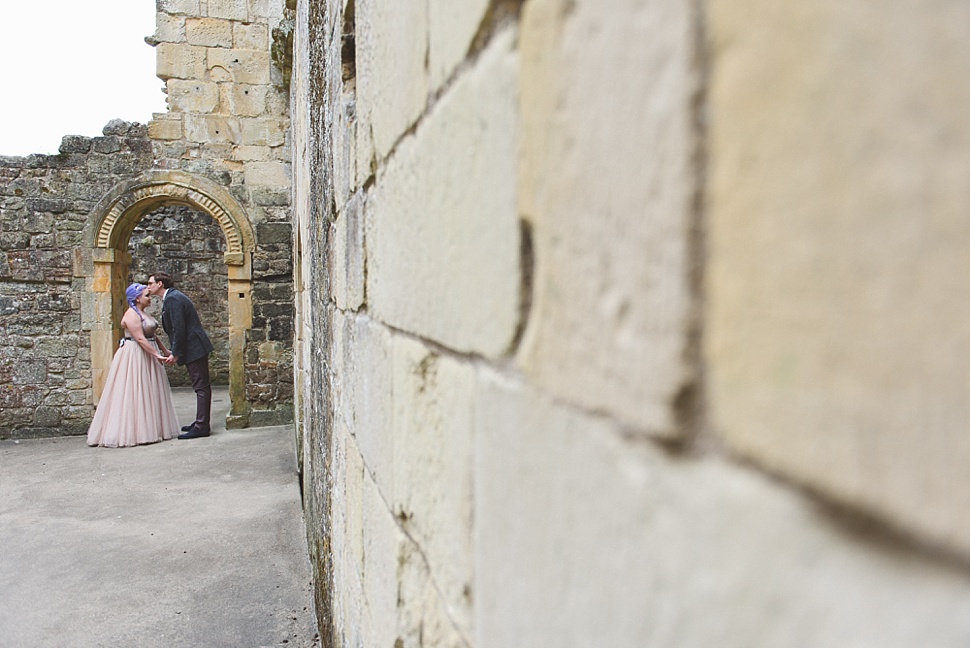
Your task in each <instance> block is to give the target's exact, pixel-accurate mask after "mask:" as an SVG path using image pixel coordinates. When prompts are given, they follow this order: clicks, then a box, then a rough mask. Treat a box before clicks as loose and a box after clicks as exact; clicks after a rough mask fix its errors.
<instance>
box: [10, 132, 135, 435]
mask: <svg viewBox="0 0 970 648" xmlns="http://www.w3.org/2000/svg"><path fill="white" fill-rule="evenodd" d="M151 163H152V145H151V141H150V140H149V139H148V132H147V128H146V127H145V126H144V125H138V124H129V123H125V122H121V121H113V122H111V123H110V124H108V126H106V127H105V129H104V134H103V136H102V137H93V138H92V137H79V136H69V137H65V138H64V140H63V141H62V143H61V147H60V154H59V155H30V156H27V157H0V201H2V202H0V313H2V317H0V438H11V437H12V438H18V437H25V436H53V435H59V434H81V433H85V432H87V427H88V424H89V423H90V422H91V414H92V410H91V355H90V340H89V334H88V332H87V329H86V328H85V327H84V326H83V324H82V320H83V317H82V309H81V295H80V293H81V291H83V290H84V282H83V281H79V280H77V279H75V264H76V263H77V255H76V253H77V251H79V250H80V249H81V248H82V247H83V245H84V241H83V230H84V227H85V224H86V222H87V218H88V213H89V212H90V211H91V209H92V208H93V207H94V205H95V203H97V201H98V200H99V199H100V198H101V196H102V195H103V194H104V193H105V192H107V191H108V190H109V189H110V188H111V187H112V186H114V185H115V184H117V183H118V182H119V181H120V180H122V179H124V178H126V177H129V176H131V175H134V174H136V173H138V172H140V171H142V170H144V169H147V168H149V167H150V166H151Z"/></svg>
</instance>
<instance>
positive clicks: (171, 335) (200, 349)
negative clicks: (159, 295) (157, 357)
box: [162, 288, 212, 365]
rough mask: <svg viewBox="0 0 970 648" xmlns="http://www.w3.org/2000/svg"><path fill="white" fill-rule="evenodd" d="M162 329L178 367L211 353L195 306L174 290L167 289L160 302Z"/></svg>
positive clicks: (209, 343)
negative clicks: (166, 335) (176, 359)
mask: <svg viewBox="0 0 970 648" xmlns="http://www.w3.org/2000/svg"><path fill="white" fill-rule="evenodd" d="M162 328H164V329H165V333H167V334H168V340H169V346H170V347H171V351H172V353H173V354H174V355H175V357H176V358H178V363H179V364H180V365H184V364H186V363H189V362H194V361H195V360H198V359H199V358H204V357H205V356H207V355H209V354H210V353H212V342H211V341H210V340H209V336H208V335H206V333H205V329H203V328H202V321H201V320H200V319H199V313H198V311H196V310H195V305H194V304H193V303H192V300H191V299H189V298H188V297H186V296H185V294H184V293H181V292H179V291H178V290H176V289H175V288H169V289H168V292H167V293H165V299H164V301H162Z"/></svg>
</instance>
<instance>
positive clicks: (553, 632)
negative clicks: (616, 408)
mask: <svg viewBox="0 0 970 648" xmlns="http://www.w3.org/2000/svg"><path fill="white" fill-rule="evenodd" d="M475 407H476V410H475V411H476V418H475V421H476V429H475V433H474V435H475V443H476V450H475V456H476V465H475V475H476V486H475V492H476V499H475V538H474V545H475V556H476V558H475V578H476V587H475V610H476V617H475V631H476V637H475V641H474V642H473V645H475V646H476V647H477V648H504V647H506V646H577V647H579V646H611V647H617V648H619V647H630V648H632V647H634V646H678V647H680V648H710V646H718V647H719V648H801V647H803V646H881V647H890V646H892V647H897V648H909V647H911V646H924V645H925V646H952V647H953V648H956V647H957V646H961V645H964V644H965V642H966V641H967V639H968V637H970V578H968V576H967V574H966V572H965V571H963V570H959V569H952V566H951V565H948V564H939V563H934V562H932V561H929V560H926V559H925V558H922V557H919V556H918V555H914V554H906V553H905V552H900V551H898V549H897V548H895V547H891V546H887V545H886V544H882V543H880V542H873V541H872V538H871V537H866V536H865V534H852V533H846V532H845V530H844V529H843V528H840V527H839V525H837V524H834V523H833V521H832V520H827V519H825V518H824V517H823V514H821V513H820V512H819V511H818V510H817V509H816V508H815V507H814V506H813V505H812V504H811V503H809V502H807V501H806V500H805V499H804V498H802V497H801V496H800V495H799V494H797V493H793V492H792V491H791V490H790V489H787V488H785V487H784V486H781V485H779V484H778V483H777V482H775V481H772V480H770V479H765V478H763V477H761V476H759V475H757V474H756V473H753V472H752V471H748V470H745V469H741V468H738V467H736V466H733V465H730V464H726V463H722V462H721V461H720V460H717V459H703V458H683V457H682V458H671V457H670V455H669V454H667V453H665V452H664V451H663V450H661V449H659V448H658V447H657V446H655V445H652V444H642V443H639V442H637V441H636V440H635V439H630V438H629V437H628V436H626V434H625V431H624V430H623V429H622V427H621V426H619V425H614V424H612V423H610V422H608V421H606V420H605V419H603V418H602V417H598V416H593V415H589V414H585V413H581V412H579V411H576V410H573V409H571V408H569V407H565V406H563V405H560V404H555V403H553V402H552V400H551V399H550V398H549V397H548V396H545V395H540V394H538V393H537V392H535V391H533V390H531V389H529V388H526V387H524V386H522V385H521V384H519V383H517V382H515V381H511V380H509V379H507V378H504V377H500V376H498V375H495V374H492V373H491V372H482V376H481V387H480V392H479V398H478V400H477V401H476V405H475Z"/></svg>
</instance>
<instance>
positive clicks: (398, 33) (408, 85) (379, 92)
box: [355, 0, 428, 185]
mask: <svg viewBox="0 0 970 648" xmlns="http://www.w3.org/2000/svg"><path fill="white" fill-rule="evenodd" d="M427 10H428V9H427V4H426V3H424V2H381V1H379V0H360V1H359V2H357V3H356V6H355V16H356V26H357V31H356V50H357V53H356V70H357V79H356V84H357V106H358V109H357V119H358V125H357V134H358V143H357V159H358V162H357V168H358V173H359V174H363V176H362V177H364V178H366V177H367V176H368V175H369V174H370V172H371V170H372V168H373V166H372V164H371V160H372V158H375V157H376V158H377V159H378V160H382V159H383V158H384V157H386V156H387V154H388V153H389V152H390V150H391V147H393V146H394V143H395V142H397V141H398V140H399V139H400V138H401V136H402V135H403V134H404V132H405V131H407V129H408V128H409V127H410V126H411V125H412V124H413V123H414V122H415V121H416V120H417V118H418V116H419V115H421V113H422V112H423V111H424V109H425V106H426V105H427V96H428V79H427V71H426V69H425V56H426V52H427V33H428V15H427ZM362 184H363V182H360V181H359V182H358V185H362Z"/></svg>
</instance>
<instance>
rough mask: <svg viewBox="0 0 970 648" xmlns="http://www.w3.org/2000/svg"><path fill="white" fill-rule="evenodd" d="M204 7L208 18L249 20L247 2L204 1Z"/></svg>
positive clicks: (243, 0) (239, 0) (244, 0)
mask: <svg viewBox="0 0 970 648" xmlns="http://www.w3.org/2000/svg"><path fill="white" fill-rule="evenodd" d="M206 7H207V9H208V16H209V17H210V18H227V19H229V20H239V21H241V22H247V21H248V20H249V0H206Z"/></svg>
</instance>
